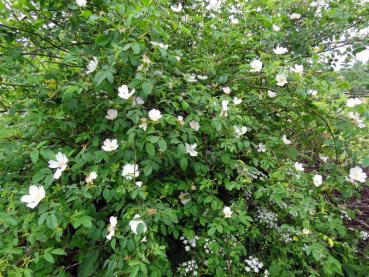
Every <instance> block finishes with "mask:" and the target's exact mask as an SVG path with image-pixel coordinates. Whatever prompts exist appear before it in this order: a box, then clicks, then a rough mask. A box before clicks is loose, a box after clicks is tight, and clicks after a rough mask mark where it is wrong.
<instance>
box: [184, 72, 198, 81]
mask: <svg viewBox="0 0 369 277" xmlns="http://www.w3.org/2000/svg"><path fill="white" fill-rule="evenodd" d="M186 79H187V82H189V83H195V82H197V80H196V75H195V74H191V75H188V76H186Z"/></svg>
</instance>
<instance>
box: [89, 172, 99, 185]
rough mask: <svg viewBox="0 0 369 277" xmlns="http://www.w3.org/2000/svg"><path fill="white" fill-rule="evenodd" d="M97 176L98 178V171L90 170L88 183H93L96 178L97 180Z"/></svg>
mask: <svg viewBox="0 0 369 277" xmlns="http://www.w3.org/2000/svg"><path fill="white" fill-rule="evenodd" d="M96 178H97V173H96V172H95V171H92V172H90V174H88V175H87V176H86V183H88V184H92V183H93V182H94V180H96Z"/></svg>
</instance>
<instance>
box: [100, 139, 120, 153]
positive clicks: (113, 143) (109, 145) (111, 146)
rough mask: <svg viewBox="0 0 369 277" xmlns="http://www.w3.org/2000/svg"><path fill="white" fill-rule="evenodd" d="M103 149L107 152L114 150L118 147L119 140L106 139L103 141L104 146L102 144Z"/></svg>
mask: <svg viewBox="0 0 369 277" xmlns="http://www.w3.org/2000/svg"><path fill="white" fill-rule="evenodd" d="M101 148H102V150H104V151H106V152H111V151H114V150H116V149H117V148H118V141H117V140H116V139H112V140H110V139H106V140H104V142H103V146H101Z"/></svg>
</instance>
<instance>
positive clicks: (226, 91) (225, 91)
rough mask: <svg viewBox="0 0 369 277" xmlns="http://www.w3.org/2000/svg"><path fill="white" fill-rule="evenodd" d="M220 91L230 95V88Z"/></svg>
mask: <svg viewBox="0 0 369 277" xmlns="http://www.w3.org/2000/svg"><path fill="white" fill-rule="evenodd" d="M222 90H223V92H224V93H225V94H230V93H231V88H230V87H223V88H222Z"/></svg>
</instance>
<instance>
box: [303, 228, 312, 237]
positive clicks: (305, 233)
mask: <svg viewBox="0 0 369 277" xmlns="http://www.w3.org/2000/svg"><path fill="white" fill-rule="evenodd" d="M310 232H311V231H310V230H309V229H307V228H304V229H302V233H303V234H304V235H306V236H307V235H309V234H310Z"/></svg>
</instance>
